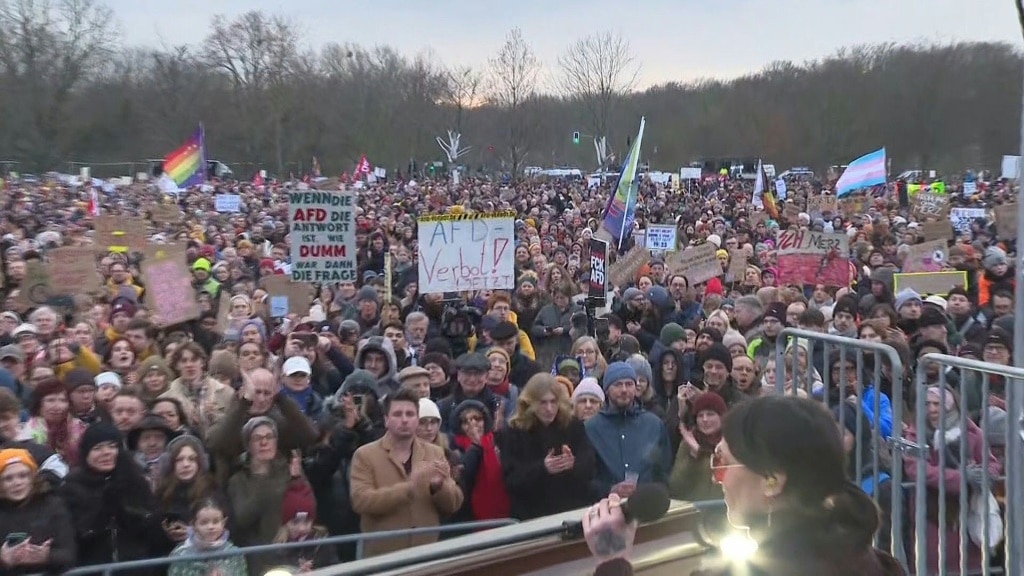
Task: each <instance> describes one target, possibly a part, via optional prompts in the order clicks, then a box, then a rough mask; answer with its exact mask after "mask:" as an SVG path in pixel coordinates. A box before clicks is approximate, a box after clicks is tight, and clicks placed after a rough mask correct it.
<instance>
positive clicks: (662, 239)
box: [644, 224, 676, 252]
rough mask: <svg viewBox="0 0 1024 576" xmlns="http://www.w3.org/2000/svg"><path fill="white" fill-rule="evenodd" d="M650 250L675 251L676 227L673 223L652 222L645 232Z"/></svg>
mask: <svg viewBox="0 0 1024 576" xmlns="http://www.w3.org/2000/svg"><path fill="white" fill-rule="evenodd" d="M644 239H645V241H646V245H647V249H648V250H661V251H663V252H675V249H676V227H675V226H673V225H672V224H651V225H649V226H648V227H647V230H646V231H645V232H644Z"/></svg>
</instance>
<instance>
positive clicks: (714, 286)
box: [704, 278, 725, 296]
mask: <svg viewBox="0 0 1024 576" xmlns="http://www.w3.org/2000/svg"><path fill="white" fill-rule="evenodd" d="M704 294H718V295H719V296H723V295H724V294H725V291H724V290H723V289H722V281H721V280H719V279H718V278H712V279H710V280H708V283H707V284H706V285H705V287H704Z"/></svg>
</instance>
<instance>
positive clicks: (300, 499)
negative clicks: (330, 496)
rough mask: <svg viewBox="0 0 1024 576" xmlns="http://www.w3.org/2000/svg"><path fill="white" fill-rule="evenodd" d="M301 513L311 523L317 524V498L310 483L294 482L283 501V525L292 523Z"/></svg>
mask: <svg viewBox="0 0 1024 576" xmlns="http://www.w3.org/2000/svg"><path fill="white" fill-rule="evenodd" d="M300 512H305V513H306V514H307V515H308V516H309V520H310V522H316V498H315V497H314V496H313V489H312V488H311V487H310V486H309V482H306V481H303V480H299V481H293V482H292V483H291V484H290V485H289V486H288V490H286V491H285V493H284V498H282V499H281V524H285V523H287V522H290V521H291V520H292V519H294V518H295V516H297V515H298V514H299V513H300Z"/></svg>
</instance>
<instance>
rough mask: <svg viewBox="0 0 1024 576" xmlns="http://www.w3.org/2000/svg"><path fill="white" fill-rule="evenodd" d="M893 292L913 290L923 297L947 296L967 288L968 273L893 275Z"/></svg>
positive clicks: (947, 272) (952, 271)
mask: <svg viewBox="0 0 1024 576" xmlns="http://www.w3.org/2000/svg"><path fill="white" fill-rule="evenodd" d="M892 278H893V292H894V293H898V292H899V291H900V290H903V289H905V288H913V289H914V291H915V292H917V293H918V294H920V295H921V296H933V295H935V296H945V295H947V294H949V291H950V290H952V289H953V288H955V287H956V286H960V287H962V288H964V287H966V286H967V272H965V271H963V270H950V271H946V272H910V273H904V274H893V276H892Z"/></svg>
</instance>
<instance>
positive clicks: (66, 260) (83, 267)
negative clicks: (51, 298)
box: [46, 247, 103, 294]
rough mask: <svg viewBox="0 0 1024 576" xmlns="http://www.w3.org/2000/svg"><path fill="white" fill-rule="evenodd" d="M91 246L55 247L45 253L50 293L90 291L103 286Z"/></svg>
mask: <svg viewBox="0 0 1024 576" xmlns="http://www.w3.org/2000/svg"><path fill="white" fill-rule="evenodd" d="M95 254H96V253H95V251H94V250H92V249H91V248H77V247H67V248H57V249H56V250H50V251H49V252H47V253H46V258H47V260H49V262H48V263H47V270H48V272H49V287H50V293H51V294H78V293H80V292H92V291H93V290H99V289H100V288H102V286H103V279H102V278H101V277H100V274H99V271H97V270H96V256H95Z"/></svg>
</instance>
